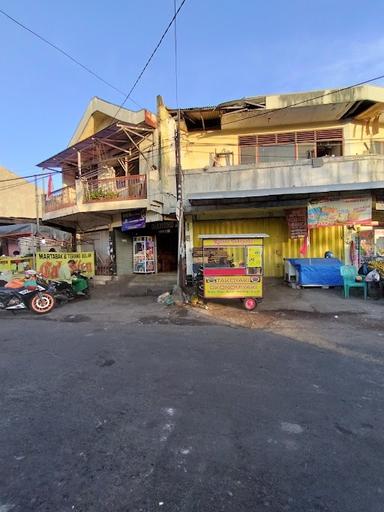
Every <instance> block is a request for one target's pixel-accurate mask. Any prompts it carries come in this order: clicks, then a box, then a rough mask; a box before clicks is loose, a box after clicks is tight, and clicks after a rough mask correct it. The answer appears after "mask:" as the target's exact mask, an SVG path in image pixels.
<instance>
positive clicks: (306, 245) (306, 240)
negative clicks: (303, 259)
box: [299, 229, 311, 256]
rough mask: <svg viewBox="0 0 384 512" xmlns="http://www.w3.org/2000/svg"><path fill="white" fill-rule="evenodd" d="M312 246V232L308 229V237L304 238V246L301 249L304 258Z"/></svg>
mask: <svg viewBox="0 0 384 512" xmlns="http://www.w3.org/2000/svg"><path fill="white" fill-rule="evenodd" d="M310 245H311V239H310V230H309V229H308V232H307V236H306V237H304V241H303V245H302V246H301V247H300V249H299V252H300V254H302V255H303V256H306V255H307V252H308V249H309V246H310Z"/></svg>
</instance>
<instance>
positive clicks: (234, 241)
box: [203, 238, 263, 248]
mask: <svg viewBox="0 0 384 512" xmlns="http://www.w3.org/2000/svg"><path fill="white" fill-rule="evenodd" d="M203 244H204V248H205V247H234V246H236V247H245V246H247V245H260V246H261V245H262V244H263V241H262V239H260V238H212V239H211V238H207V239H204V240H203Z"/></svg>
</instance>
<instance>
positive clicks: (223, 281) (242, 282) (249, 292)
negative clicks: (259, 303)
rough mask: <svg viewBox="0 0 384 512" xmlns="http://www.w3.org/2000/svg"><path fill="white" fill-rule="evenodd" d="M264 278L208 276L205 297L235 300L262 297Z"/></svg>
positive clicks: (253, 276)
mask: <svg viewBox="0 0 384 512" xmlns="http://www.w3.org/2000/svg"><path fill="white" fill-rule="evenodd" d="M262 279H263V278H262V276H261V275H256V276H255V275H252V276H207V277H205V278H204V297H206V298H207V299H209V298H211V299H214V298H216V299H218V298H221V299H235V298H243V297H261V296H262Z"/></svg>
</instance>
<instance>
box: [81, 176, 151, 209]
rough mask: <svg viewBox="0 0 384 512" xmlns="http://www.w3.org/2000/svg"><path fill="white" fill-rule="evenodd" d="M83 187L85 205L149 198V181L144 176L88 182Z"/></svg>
mask: <svg viewBox="0 0 384 512" xmlns="http://www.w3.org/2000/svg"><path fill="white" fill-rule="evenodd" d="M83 187H84V202H85V203H92V202H103V201H127V200H131V199H145V198H146V197H147V181H146V176H144V175H137V176H122V177H119V178H102V179H95V180H87V181H86V182H84V183H83Z"/></svg>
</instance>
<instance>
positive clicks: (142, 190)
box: [43, 174, 147, 220]
mask: <svg viewBox="0 0 384 512" xmlns="http://www.w3.org/2000/svg"><path fill="white" fill-rule="evenodd" d="M146 206H147V178H146V176H145V175H142V174H141V175H134V176H123V177H118V178H102V179H92V180H89V179H88V180H87V181H85V180H84V181H81V180H77V181H76V183H75V185H73V186H69V187H64V188H61V189H60V190H55V191H54V192H53V193H52V194H51V195H50V197H49V198H48V197H45V200H44V215H43V219H44V220H50V219H53V218H58V217H62V216H67V215H72V214H76V213H87V212H97V211H112V212H113V211H118V210H121V209H129V208H145V207H146Z"/></svg>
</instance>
